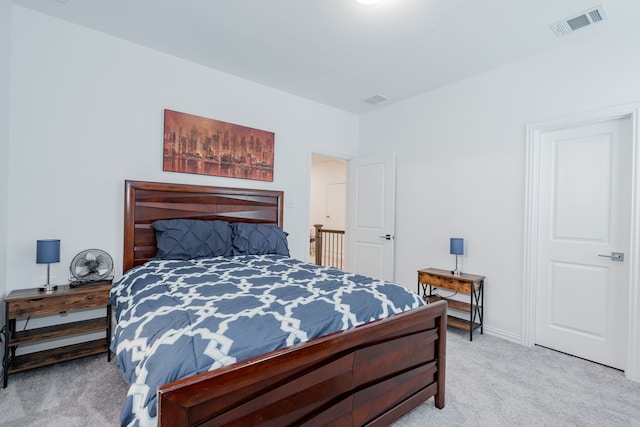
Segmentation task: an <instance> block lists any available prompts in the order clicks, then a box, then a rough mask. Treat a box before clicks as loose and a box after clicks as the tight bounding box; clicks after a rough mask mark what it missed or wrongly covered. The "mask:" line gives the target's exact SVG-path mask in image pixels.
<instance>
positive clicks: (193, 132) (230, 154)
mask: <svg viewBox="0 0 640 427" xmlns="http://www.w3.org/2000/svg"><path fill="white" fill-rule="evenodd" d="M274 139H275V134H274V133H273V132H268V131H264V130H259V129H252V128H249V127H245V126H240V125H235V124H232V123H227V122H222V121H219V120H213V119H208V118H205V117H200V116H194V115H192V114H186V113H181V112H178V111H172V110H164V156H163V167H162V170H165V171H169V172H183V173H194V174H200V175H214V176H224V177H229V178H243V179H254V180H260V181H273V160H274Z"/></svg>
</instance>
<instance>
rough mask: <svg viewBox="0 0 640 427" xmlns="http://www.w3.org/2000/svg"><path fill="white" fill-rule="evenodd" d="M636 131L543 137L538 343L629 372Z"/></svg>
mask: <svg viewBox="0 0 640 427" xmlns="http://www.w3.org/2000/svg"><path fill="white" fill-rule="evenodd" d="M631 137H632V132H631V120H630V119H629V118H625V119H616V120H608V121H602V122H598V123H594V124H588V125H582V126H576V127H571V128H566V129H561V130H556V131H552V132H546V133H544V134H543V135H542V139H541V147H540V149H541V156H540V159H541V164H540V203H539V209H540V210H539V229H538V233H539V234H538V245H539V247H538V265H537V289H536V344H539V345H542V346H545V347H549V348H553V349H556V350H559V351H562V352H566V353H569V354H573V355H575V356H579V357H582V358H585V359H588V360H592V361H594V362H598V363H602V364H604V365H608V366H612V367H615V368H618V369H624V368H625V364H626V356H627V347H626V345H627V312H628V299H627V295H628V283H629V263H628V262H625V261H622V257H623V255H620V256H619V258H618V257H616V256H613V257H612V256H611V255H612V253H620V254H626V255H628V253H629V247H630V227H631V217H630V212H631V166H632V152H631V151H632V150H631V147H632V139H631Z"/></svg>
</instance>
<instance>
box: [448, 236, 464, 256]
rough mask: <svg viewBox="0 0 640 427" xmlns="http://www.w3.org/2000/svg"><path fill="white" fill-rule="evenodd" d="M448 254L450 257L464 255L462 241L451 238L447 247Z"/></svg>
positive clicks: (457, 238)
mask: <svg viewBox="0 0 640 427" xmlns="http://www.w3.org/2000/svg"><path fill="white" fill-rule="evenodd" d="M449 252H450V253H451V254H452V255H464V239H461V238H459V237H452V238H451V242H450V245H449Z"/></svg>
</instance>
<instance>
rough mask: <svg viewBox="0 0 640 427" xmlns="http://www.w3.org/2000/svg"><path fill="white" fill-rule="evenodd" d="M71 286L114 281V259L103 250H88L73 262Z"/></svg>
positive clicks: (77, 256)
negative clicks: (112, 273)
mask: <svg viewBox="0 0 640 427" xmlns="http://www.w3.org/2000/svg"><path fill="white" fill-rule="evenodd" d="M69 270H70V272H71V284H72V286H73V285H82V284H88V283H93V282H100V281H102V280H108V279H112V278H113V276H112V275H111V272H112V271H113V259H112V258H111V255H109V254H108V253H106V252H105V251H103V250H101V249H87V250H84V251H82V252H80V253H79V254H78V255H76V256H75V257H74V258H73V261H71V266H70V267H69Z"/></svg>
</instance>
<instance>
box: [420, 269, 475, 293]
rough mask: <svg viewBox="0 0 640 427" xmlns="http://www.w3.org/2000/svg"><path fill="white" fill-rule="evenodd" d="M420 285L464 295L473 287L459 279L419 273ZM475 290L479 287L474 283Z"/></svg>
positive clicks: (470, 283)
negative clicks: (445, 289)
mask: <svg viewBox="0 0 640 427" xmlns="http://www.w3.org/2000/svg"><path fill="white" fill-rule="evenodd" d="M419 280H420V283H422V284H424V285H431V286H436V287H438V288H447V289H451V290H453V291H458V292H464V293H466V294H468V293H470V292H471V286H472V285H474V283H473V282H472V281H469V282H467V281H464V280H461V279H460V278H451V277H442V276H436V275H434V274H429V273H425V272H420V278H419ZM475 286H476V290H477V289H478V287H479V286H480V285H479V284H477V283H475Z"/></svg>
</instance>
